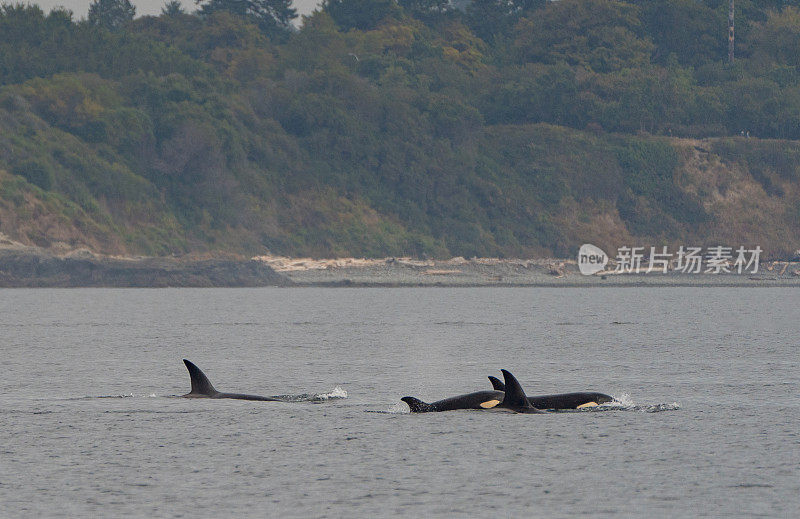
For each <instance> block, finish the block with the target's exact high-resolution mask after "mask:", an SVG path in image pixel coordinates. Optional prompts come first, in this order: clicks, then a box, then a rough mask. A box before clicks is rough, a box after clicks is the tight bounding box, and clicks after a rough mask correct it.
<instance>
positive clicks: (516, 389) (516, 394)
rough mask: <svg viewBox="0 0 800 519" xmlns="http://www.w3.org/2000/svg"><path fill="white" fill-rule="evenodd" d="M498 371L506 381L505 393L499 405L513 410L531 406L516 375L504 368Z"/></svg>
mask: <svg viewBox="0 0 800 519" xmlns="http://www.w3.org/2000/svg"><path fill="white" fill-rule="evenodd" d="M500 371H502V372H503V379H505V381H506V394H505V396H504V397H503V403H502V404H500V407H506V408H509V409H514V410H517V409H526V408H529V407H532V406H531V403H530V402H529V401H528V397H527V396H526V395H525V391H524V390H523V389H522V386H521V385H520V384H519V381H517V379H516V377H514V375H512V374H511V373H509V372H508V371H506V370H504V369H503V370H500Z"/></svg>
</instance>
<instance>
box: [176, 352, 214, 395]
mask: <svg viewBox="0 0 800 519" xmlns="http://www.w3.org/2000/svg"><path fill="white" fill-rule="evenodd" d="M183 363H184V364H186V369H188V370H189V376H190V377H192V392H191V393H189V394H196V395H209V396H210V395H216V394H217V393H218V391H217V390H216V389H214V386H212V385H211V381H210V380H208V377H207V376H206V374H205V373H203V372H202V371H200V368H198V367H197V366H195V365H194V364H192V363H191V362H189V361H188V360H186V359H183Z"/></svg>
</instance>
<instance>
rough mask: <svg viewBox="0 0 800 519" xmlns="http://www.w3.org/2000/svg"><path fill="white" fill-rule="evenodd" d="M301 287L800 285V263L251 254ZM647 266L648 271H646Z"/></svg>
mask: <svg viewBox="0 0 800 519" xmlns="http://www.w3.org/2000/svg"><path fill="white" fill-rule="evenodd" d="M253 259H254V260H257V261H262V262H264V263H266V264H267V265H269V266H270V267H272V268H273V269H274V270H275V271H276V272H278V273H280V274H282V275H284V276H286V277H287V278H289V280H291V281H292V283H293V284H294V285H299V286H332V287H335V286H375V287H381V286H384V287H403V286H431V287H436V286H443V287H470V286H531V287H537V286H538V287H583V286H596V287H603V286H667V287H674V286H753V287H759V286H764V287H774V286H800V262H786V261H775V262H765V263H763V264H762V265H760V266H759V270H758V272H756V273H750V272H748V273H742V274H738V273H722V274H705V273H701V274H687V273H682V272H678V271H675V270H674V269H673V270H670V271H669V272H668V273H666V274H664V273H661V272H651V273H644V272H643V273H640V274H629V273H624V274H620V273H614V272H613V270H614V268H615V267H614V265H613V264H612V265H609V267H608V269H607V270H606V271H605V272H601V273H598V274H595V275H591V276H585V275H583V274H581V273H580V271H579V270H578V265H577V262H576V261H575V260H569V259H499V258H472V259H465V258H452V259H449V260H419V259H413V258H382V259H368V258H337V259H313V258H287V257H283V256H258V257H255V258H253ZM643 270H644V269H643Z"/></svg>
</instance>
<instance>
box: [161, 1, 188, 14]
mask: <svg viewBox="0 0 800 519" xmlns="http://www.w3.org/2000/svg"><path fill="white" fill-rule="evenodd" d="M161 14H162V15H164V16H179V15H182V14H186V10H185V9H184V8H183V4H181V2H180V0H169V1H168V2H167V3H165V4H164V7H162V8H161Z"/></svg>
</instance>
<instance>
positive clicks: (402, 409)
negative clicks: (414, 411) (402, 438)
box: [386, 402, 411, 414]
mask: <svg viewBox="0 0 800 519" xmlns="http://www.w3.org/2000/svg"><path fill="white" fill-rule="evenodd" d="M386 412H387V413H390V414H409V413H411V410H410V409H409V408H408V404H406V403H405V402H397V403H396V404H394V405H393V406H392V407H390V408H389V409H387V410H386Z"/></svg>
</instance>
